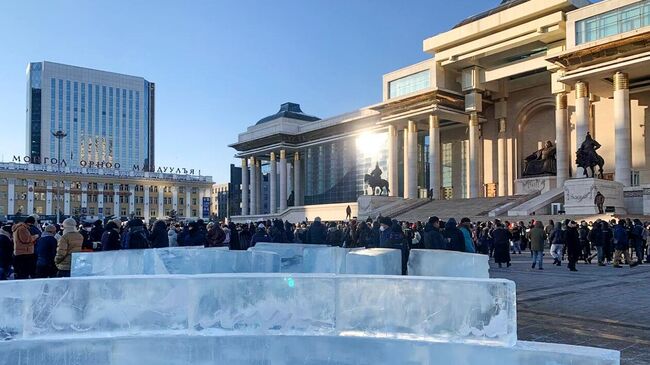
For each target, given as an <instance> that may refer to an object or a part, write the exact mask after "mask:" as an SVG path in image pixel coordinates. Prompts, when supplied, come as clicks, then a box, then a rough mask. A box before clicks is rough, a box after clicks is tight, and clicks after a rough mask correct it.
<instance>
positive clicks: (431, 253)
mask: <svg viewBox="0 0 650 365" xmlns="http://www.w3.org/2000/svg"><path fill="white" fill-rule="evenodd" d="M489 268H490V265H489V264H488V256H487V255H480V254H473V253H464V252H456V251H446V250H411V253H410V255H409V263H408V273H409V275H415V276H447V277H458V278H489V277H490V274H489V273H488V270H489Z"/></svg>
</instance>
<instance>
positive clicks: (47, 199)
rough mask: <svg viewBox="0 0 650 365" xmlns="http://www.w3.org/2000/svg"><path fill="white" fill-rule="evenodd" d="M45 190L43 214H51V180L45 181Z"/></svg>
mask: <svg viewBox="0 0 650 365" xmlns="http://www.w3.org/2000/svg"><path fill="white" fill-rule="evenodd" d="M46 185H47V187H46V192H45V214H46V215H52V181H47V182H46Z"/></svg>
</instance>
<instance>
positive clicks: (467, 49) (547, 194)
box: [231, 0, 650, 220]
mask: <svg viewBox="0 0 650 365" xmlns="http://www.w3.org/2000/svg"><path fill="white" fill-rule="evenodd" d="M468 15H469V14H468ZM423 51H424V52H425V53H426V54H428V55H429V57H428V59H426V60H425V61H423V62H419V63H417V64H413V65H410V66H407V67H404V68H402V69H399V70H395V71H393V72H390V73H388V74H385V75H384V76H383V79H382V90H383V98H382V101H381V102H379V103H377V104H375V105H370V106H366V107H363V108H361V109H358V110H354V111H350V112H348V113H345V114H342V115H339V116H335V117H331V118H325V119H321V118H319V117H317V116H313V115H310V114H309V113H308V110H306V111H303V110H302V109H301V107H300V106H299V105H298V104H294V103H286V104H283V105H282V106H281V107H280V110H279V111H278V112H277V113H276V114H273V115H270V116H268V117H265V118H263V119H261V120H259V121H258V122H256V123H254V124H253V125H251V126H250V127H248V128H247V130H246V131H244V132H243V133H241V134H240V135H239V136H238V139H237V141H236V142H235V143H233V144H231V147H232V148H234V149H235V150H236V151H237V152H236V157H238V158H240V159H241V166H242V172H243V173H242V187H243V188H242V203H241V208H242V212H243V213H242V215H241V216H239V217H237V219H239V220H252V219H255V218H259V217H269V216H276V217H283V218H288V217H291V218H299V219H304V218H313V217H314V215H315V214H316V215H321V216H328V214H330V213H331V214H333V216H332V217H331V218H330V219H333V218H335V217H339V218H343V216H344V209H345V207H346V206H347V205H351V207H352V208H353V211H354V212H355V214H357V213H359V214H360V213H361V211H366V212H367V211H369V210H372V211H374V212H378V211H379V212H380V213H382V212H381V211H380V210H381V209H379V210H377V209H378V207H379V206H380V205H382V204H384V205H390V204H393V203H392V202H394V201H396V200H397V199H399V200H401V201H402V203H401V205H402V206H408V204H411V206H412V207H413V208H414V209H415V207H418V206H420V205H422V204H424V203H422V202H418V201H421V200H423V199H421V198H427V197H430V198H432V199H433V200H434V202H440V201H443V200H458V204H461V200H464V199H477V200H476V201H477V202H479V201H480V202H482V203H481V204H484V203H485V202H486V201H488V200H489V201H491V202H493V206H491V207H490V209H489V210H486V211H483V212H479V211H477V212H476V214H475V215H481V214H484V215H487V214H488V213H489V214H490V215H516V216H522V215H530V214H548V213H551V212H558V211H560V212H562V211H565V212H566V213H567V214H587V213H595V212H593V210H594V209H595V207H593V204H594V196H595V194H596V192H597V191H601V192H602V193H603V194H604V195H605V196H606V203H605V205H606V206H607V207H608V210H609V211H611V212H616V213H630V214H643V213H646V214H650V143H648V142H647V139H646V134H647V129H648V128H650V112H649V111H648V106H650V1H649V0H603V1H601V2H598V3H594V4H591V3H590V2H589V1H587V0H504V1H502V2H501V3H500V4H496V7H495V8H493V9H491V10H489V11H486V12H484V13H481V14H478V15H475V16H472V17H469V18H467V19H465V20H462V21H460V22H459V23H458V24H457V25H456V26H455V27H453V28H452V29H450V30H448V31H446V32H444V33H441V34H437V35H434V36H432V37H430V38H427V39H425V40H424V41H423ZM588 132H589V135H590V136H591V137H593V139H594V140H595V141H597V142H595V141H592V140H591V139H590V138H588V137H587V134H588ZM585 140H587V141H586V142H585ZM583 142H584V143H583ZM585 144H586V147H584V146H585ZM597 145H598V146H597ZM594 146H595V147H594ZM599 147H600V148H599ZM579 149H580V150H581V151H585V152H584V153H585V155H577V154H576V152H577V151H578V150H579ZM595 149H597V152H596V153H597V155H598V156H600V157H602V161H601V162H602V163H599V159H598V157H597V156H596V155H594V154H593V151H594V150H595ZM579 156H587V157H588V159H587V160H585V161H594V164H596V166H595V174H596V176H595V177H596V178H595V179H594V178H591V176H592V172H591V170H590V169H589V168H587V169H586V171H588V176H589V178H587V177H586V176H585V174H584V171H583V168H582V167H579V166H578V165H577V162H578V160H577V157H579ZM591 157H593V158H591ZM598 164H600V165H603V170H602V174H599V167H598ZM265 174H268V176H269V178H268V179H269V189H270V192H271V194H269V198H268V202H266V201H262V199H261V198H260V197H261V196H262V194H261V176H265ZM380 174H381V175H380ZM382 180H386V183H387V185H388V189H386V188H385V186H384V183H383V182H382ZM366 181H368V182H372V181H377V182H378V183H381V184H382V185H380V188H377V189H375V191H374V193H375V194H380V193H383V194H385V195H388V196H387V197H381V198H379V197H378V198H373V199H370V198H366V196H367V195H371V194H372V193H373V191H372V190H371V189H369V188H368V184H366ZM380 190H381V191H380ZM387 190H388V191H387ZM646 198H647V200H648V203H645V201H646ZM369 199H370V200H369ZM490 199H491V200H490ZM411 202H413V203H411ZM265 203H268V204H269V206H270V214H262V210H261V207H262V206H263V205H264V204H265ZM646 205H647V206H646ZM433 207H434V206H433V205H432V206H431V208H432V209H431V210H433ZM375 208H377V209H375ZM384 213H387V214H388V212H386V211H384ZM479 213H480V214H479ZM360 215H362V214H360ZM396 215H398V214H396ZM423 218H426V217H419V219H423Z"/></svg>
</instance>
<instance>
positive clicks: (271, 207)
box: [269, 152, 278, 214]
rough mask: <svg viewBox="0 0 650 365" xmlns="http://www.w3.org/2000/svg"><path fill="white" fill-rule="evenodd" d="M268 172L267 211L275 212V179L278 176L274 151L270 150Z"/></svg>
mask: <svg viewBox="0 0 650 365" xmlns="http://www.w3.org/2000/svg"><path fill="white" fill-rule="evenodd" d="M269 166H270V171H271V172H270V174H269V213H271V214H275V212H277V203H278V202H277V200H278V199H277V195H276V192H277V187H276V181H277V180H276V179H277V178H278V176H277V174H278V169H277V166H276V163H275V152H271V157H270V158H269Z"/></svg>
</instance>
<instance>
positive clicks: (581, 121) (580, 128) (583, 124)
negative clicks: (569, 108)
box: [572, 81, 591, 177]
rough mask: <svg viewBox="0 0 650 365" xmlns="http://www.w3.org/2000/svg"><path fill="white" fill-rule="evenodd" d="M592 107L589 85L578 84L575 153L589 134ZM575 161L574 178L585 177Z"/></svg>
mask: <svg viewBox="0 0 650 365" xmlns="http://www.w3.org/2000/svg"><path fill="white" fill-rule="evenodd" d="M590 109H591V106H590V104H589V85H588V84H587V83H586V82H583V81H578V82H576V144H575V146H573V151H577V150H578V149H579V148H580V146H581V145H582V142H583V141H584V140H585V136H587V132H589V113H590ZM572 160H573V161H574V167H573V171H575V173H574V174H573V175H574V177H583V176H584V175H583V174H582V172H581V171H582V169H578V165H575V159H572Z"/></svg>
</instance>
